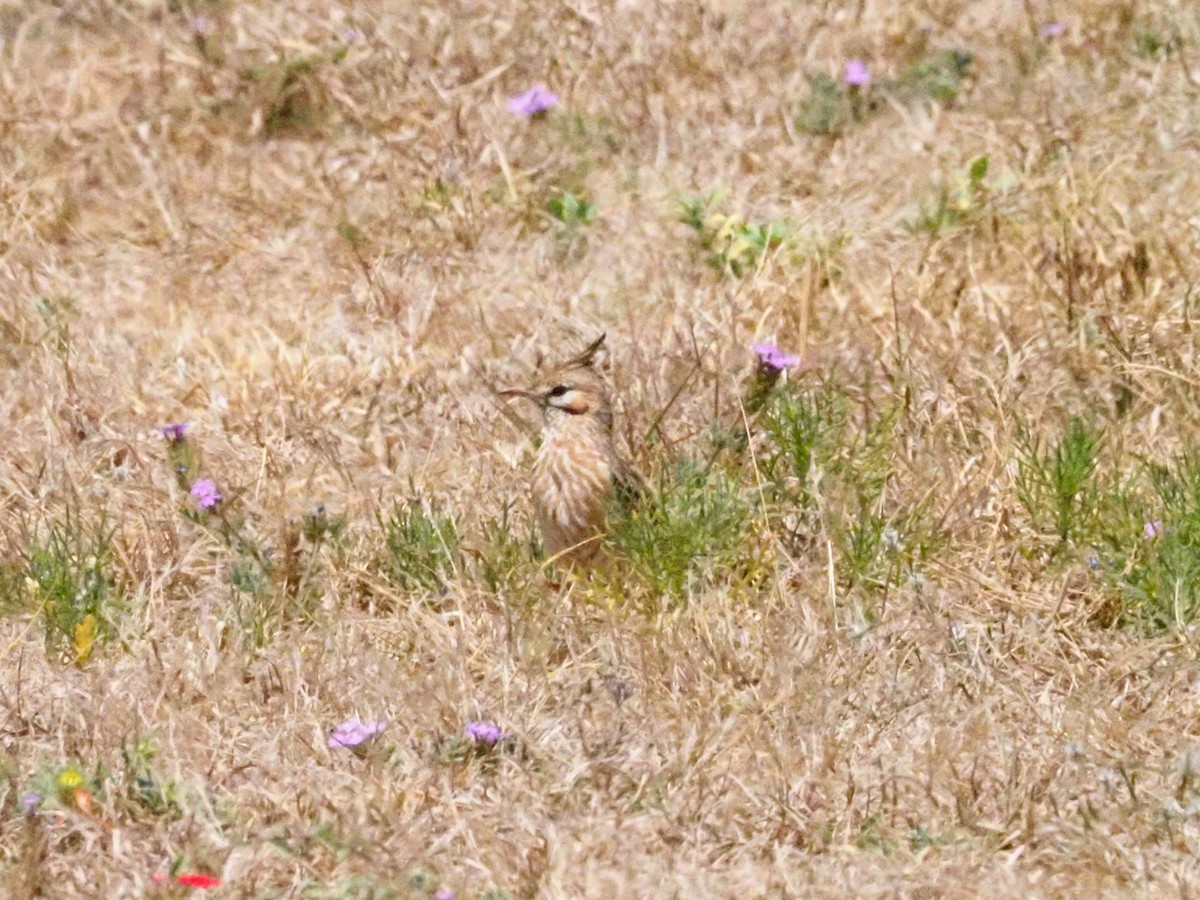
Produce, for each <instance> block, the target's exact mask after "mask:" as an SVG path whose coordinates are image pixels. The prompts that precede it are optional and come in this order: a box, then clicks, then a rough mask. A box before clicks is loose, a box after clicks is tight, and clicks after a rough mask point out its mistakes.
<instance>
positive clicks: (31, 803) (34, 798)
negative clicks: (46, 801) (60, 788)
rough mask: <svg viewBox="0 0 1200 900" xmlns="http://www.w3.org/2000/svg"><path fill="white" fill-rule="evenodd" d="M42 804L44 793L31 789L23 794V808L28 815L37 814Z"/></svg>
mask: <svg viewBox="0 0 1200 900" xmlns="http://www.w3.org/2000/svg"><path fill="white" fill-rule="evenodd" d="M41 805H42V795H41V794H39V793H38V792H37V791H29V792H28V793H26V794H22V795H21V810H22V812H24V813H25V815H27V816H36V815H37V811H38V807H40V806H41Z"/></svg>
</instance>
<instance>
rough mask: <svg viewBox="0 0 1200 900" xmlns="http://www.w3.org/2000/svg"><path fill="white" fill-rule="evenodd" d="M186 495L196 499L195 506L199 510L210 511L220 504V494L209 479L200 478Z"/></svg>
mask: <svg viewBox="0 0 1200 900" xmlns="http://www.w3.org/2000/svg"><path fill="white" fill-rule="evenodd" d="M188 493H190V494H191V495H192V496H193V497H195V498H196V505H197V506H198V507H200V508H201V509H212V508H213V507H214V506H216V505H217V504H218V503H220V502H221V492H220V491H218V490H217V486H216V485H215V484H214V483H213V481H212V479H211V478H201V479H200V480H199V481H197V482H196V483H195V484H193V485H192V489H191V490H190V491H189V492H188Z"/></svg>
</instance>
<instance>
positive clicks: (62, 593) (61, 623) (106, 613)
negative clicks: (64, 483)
mask: <svg viewBox="0 0 1200 900" xmlns="http://www.w3.org/2000/svg"><path fill="white" fill-rule="evenodd" d="M112 535H113V531H112V529H111V528H109V527H108V525H107V524H106V522H105V521H104V520H103V519H100V520H99V521H97V522H94V523H88V522H83V521H81V520H80V519H79V517H78V515H77V514H75V513H71V512H68V513H67V514H66V515H65V516H64V517H63V518H62V519H59V520H56V521H52V522H50V523H49V525H48V526H47V527H46V530H45V532H44V533H41V534H35V535H34V536H32V537H31V538H30V539H29V546H28V549H27V550H26V552H25V557H24V561H23V565H18V566H15V567H11V568H9V570H8V575H7V576H6V577H5V578H4V584H5V595H6V601H7V602H6V603H5V606H7V607H8V608H10V609H18V610H22V611H30V610H32V611H34V612H35V613H36V614H37V615H38V616H39V617H40V618H41V620H42V622H43V623H44V625H45V629H46V643H47V646H48V647H52V648H54V649H55V650H56V651H58V652H60V653H63V654H66V655H69V656H71V657H72V658H73V659H74V661H75V662H76V663H77V664H79V665H82V664H83V663H85V662H87V660H88V659H89V658H90V656H91V654H92V651H93V649H94V647H95V646H96V645H97V644H98V643H100V642H101V641H102V640H103V639H104V638H105V637H106V636H108V634H109V633H110V632H111V629H112V625H113V621H114V617H115V615H116V613H117V611H118V610H119V608H120V605H121V602H122V597H121V593H120V591H119V590H118V589H117V587H116V585H115V584H114V583H113V580H112V578H111V576H110V575H109V568H110V566H111V563H112V552H111V550H112Z"/></svg>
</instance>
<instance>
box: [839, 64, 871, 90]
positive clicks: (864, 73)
mask: <svg viewBox="0 0 1200 900" xmlns="http://www.w3.org/2000/svg"><path fill="white" fill-rule="evenodd" d="M842 81H844V82H846V84H848V85H850V87H857V88H861V87H866V86H867V85H868V84H870V83H871V69H870V67H869V66H868V65H867V64H866V63H865V62H863V61H862V60H861V59H848V60H846V71H845V73H844V74H843V75H842Z"/></svg>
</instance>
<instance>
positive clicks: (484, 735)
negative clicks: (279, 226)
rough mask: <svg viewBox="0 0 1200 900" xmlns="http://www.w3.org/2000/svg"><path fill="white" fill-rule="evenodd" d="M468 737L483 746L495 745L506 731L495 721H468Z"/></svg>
mask: <svg viewBox="0 0 1200 900" xmlns="http://www.w3.org/2000/svg"><path fill="white" fill-rule="evenodd" d="M466 733H467V737H469V738H470V739H471V740H473V741H474V742H475V743H476V744H479V745H480V746H482V747H495V746H496V745H497V744H498V743H500V741H501V739H502V738H503V737H504V732H503V731H501V730H500V726H499V725H497V724H496V723H495V722H468V723H467V728H466Z"/></svg>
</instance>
